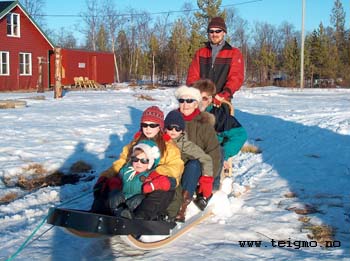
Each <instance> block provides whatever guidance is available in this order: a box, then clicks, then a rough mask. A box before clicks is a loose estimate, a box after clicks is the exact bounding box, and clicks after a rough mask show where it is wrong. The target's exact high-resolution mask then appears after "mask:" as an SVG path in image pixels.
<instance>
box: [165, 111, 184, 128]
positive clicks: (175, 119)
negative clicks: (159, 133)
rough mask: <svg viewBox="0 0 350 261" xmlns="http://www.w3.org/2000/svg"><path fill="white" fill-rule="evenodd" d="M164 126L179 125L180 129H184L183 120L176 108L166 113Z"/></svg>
mask: <svg viewBox="0 0 350 261" xmlns="http://www.w3.org/2000/svg"><path fill="white" fill-rule="evenodd" d="M164 125H165V127H168V126H170V125H177V126H179V127H180V129H181V130H184V129H185V120H184V118H183V116H182V114H181V112H179V111H178V110H173V111H171V112H169V113H168V115H167V116H166V117H165V121H164Z"/></svg>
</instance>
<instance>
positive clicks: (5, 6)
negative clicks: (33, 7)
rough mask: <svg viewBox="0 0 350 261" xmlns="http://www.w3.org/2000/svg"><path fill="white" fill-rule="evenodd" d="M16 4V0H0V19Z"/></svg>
mask: <svg viewBox="0 0 350 261" xmlns="http://www.w3.org/2000/svg"><path fill="white" fill-rule="evenodd" d="M16 4H17V1H2V2H0V19H1V18H3V17H4V16H5V15H6V14H7V13H8V12H9V11H10V10H12V9H13V8H14V7H15V6H16Z"/></svg>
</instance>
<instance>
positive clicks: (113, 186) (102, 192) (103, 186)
mask: <svg viewBox="0 0 350 261" xmlns="http://www.w3.org/2000/svg"><path fill="white" fill-rule="evenodd" d="M121 189H122V181H121V179H120V178H118V177H112V178H107V177H105V176H101V177H99V178H98V180H97V182H96V184H95V186H94V188H93V190H94V197H95V198H98V197H104V198H107V197H108V193H109V192H110V191H113V190H121Z"/></svg>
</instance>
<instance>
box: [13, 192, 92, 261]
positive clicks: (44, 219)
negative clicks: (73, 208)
mask: <svg viewBox="0 0 350 261" xmlns="http://www.w3.org/2000/svg"><path fill="white" fill-rule="evenodd" d="M92 192H93V191H88V192H85V193H83V194H82V195H80V196H77V197H75V198H72V199H70V200H67V201H65V202H62V203H61V204H59V205H57V207H61V206H63V205H65V204H68V203H71V202H73V201H75V200H77V199H80V198H83V197H85V196H87V195H89V194H90V193H92ZM51 214H52V211H49V213H48V214H47V215H46V216H45V217H44V218H43V219H42V220H41V222H40V224H39V225H37V226H36V228H35V229H34V230H33V232H32V233H31V234H30V235H29V236H28V237H27V239H26V240H25V241H24V242H23V244H22V245H21V246H20V247H19V248H18V249H17V251H16V252H15V253H14V254H13V255H11V256H10V257H9V258H8V259H6V261H11V260H13V259H14V258H15V257H16V256H17V255H18V254H19V253H21V252H22V251H23V249H24V248H26V247H27V246H29V245H30V244H31V243H33V242H34V241H36V240H38V239H39V238H40V237H41V236H43V235H44V234H45V233H47V232H48V231H49V230H51V229H52V228H53V227H54V226H51V227H50V228H49V229H47V230H46V231H45V232H44V233H42V234H41V235H39V236H38V237H36V238H35V239H33V240H32V241H31V242H30V243H28V242H29V241H30V240H31V239H32V238H33V237H34V235H35V234H36V232H38V230H39V229H40V228H41V227H42V226H43V225H44V224H45V222H46V220H47V219H48V218H49V217H50V216H51Z"/></svg>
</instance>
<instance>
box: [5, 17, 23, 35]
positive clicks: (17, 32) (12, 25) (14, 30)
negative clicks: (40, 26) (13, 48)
mask: <svg viewBox="0 0 350 261" xmlns="http://www.w3.org/2000/svg"><path fill="white" fill-rule="evenodd" d="M9 17H10V23H8V22H9V21H8V18H9ZM15 22H17V23H16V25H17V27H16V26H15ZM6 25H7V27H6V30H8V27H9V26H10V31H11V32H10V33H9V32H7V36H11V37H20V36H21V23H20V16H19V14H16V13H9V14H8V15H7V17H6Z"/></svg>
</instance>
